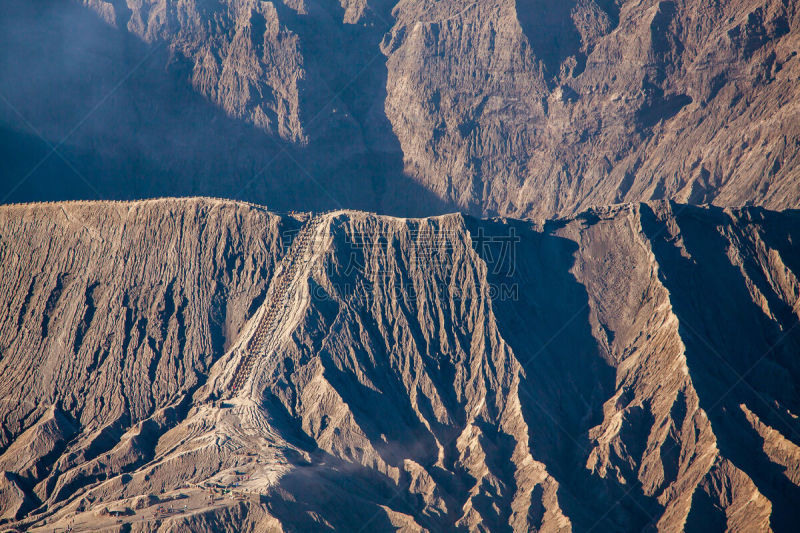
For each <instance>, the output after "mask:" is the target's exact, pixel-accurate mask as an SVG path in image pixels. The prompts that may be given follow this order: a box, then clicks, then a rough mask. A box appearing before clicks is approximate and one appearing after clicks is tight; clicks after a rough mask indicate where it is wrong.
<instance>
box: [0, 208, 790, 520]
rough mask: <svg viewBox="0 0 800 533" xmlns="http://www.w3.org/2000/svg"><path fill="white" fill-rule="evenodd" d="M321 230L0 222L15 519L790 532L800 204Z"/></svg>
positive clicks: (67, 219)
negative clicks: (256, 345)
mask: <svg viewBox="0 0 800 533" xmlns="http://www.w3.org/2000/svg"><path fill="white" fill-rule="evenodd" d="M314 220H315V221H316V225H315V226H313V230H312V231H310V232H309V237H308V240H307V246H306V247H299V248H298V247H294V246H293V247H292V248H289V244H290V243H291V241H292V237H293V236H294V235H296V232H297V230H298V229H299V228H300V227H301V225H307V218H306V216H305V215H296V216H278V215H275V214H271V213H269V212H267V211H266V210H264V209H262V208H259V207H257V206H253V205H249V204H240V203H233V202H227V201H218V200H204V199H188V200H160V201H146V202H135V203H85V202H83V203H82V202H78V203H60V204H38V205H36V204H31V205H21V206H6V207H3V208H0V264H2V270H3V275H2V276H0V283H2V290H0V301H1V302H2V305H0V376H2V378H0V397H2V398H3V400H2V402H0V420H2V421H3V422H2V430H3V433H2V435H0V471H3V472H4V473H3V474H2V476H0V509H1V510H2V513H0V516H2V518H0V519H1V520H3V521H4V522H5V526H7V527H14V528H18V529H31V530H42V531H47V530H52V529H53V528H55V527H64V526H66V525H68V524H70V523H72V524H74V526H75V527H76V528H77V529H79V530H98V529H101V528H108V529H109V530H116V529H125V530H128V531H152V530H155V529H159V530H162V531H189V530H191V531H219V530H230V531H234V530H236V531H238V530H249V531H280V530H283V531H305V530H334V529H335V530H346V531H383V530H398V529H399V530H403V531H425V530H427V531H449V530H453V529H459V530H475V531H478V530H491V531H529V530H539V531H570V530H574V531H638V530H653V529H656V530H659V531H683V530H685V531H698V530H702V531H717V530H730V531H768V530H770V529H772V530H775V531H792V530H793V525H794V524H796V523H797V520H798V518H800V517H798V510H797V506H796V502H797V501H798V497H800V474H798V459H800V448H798V444H800V423H798V420H797V416H798V413H800V405H798V404H800V394H798V390H797V383H800V379H799V378H800V375H799V374H800V367H798V362H797V357H796V355H797V353H800V328H798V327H797V324H798V322H799V321H800V303H798V301H800V283H799V282H798V278H797V275H798V274H797V273H798V272H800V251H798V248H797V245H796V243H797V242H798V240H797V239H798V238H800V236H799V235H797V231H798V228H800V214H798V213H797V212H793V211H787V212H784V213H775V212H770V211H766V210H763V209H761V208H755V207H750V208H745V209H726V210H722V209H719V208H699V207H688V206H686V205H682V204H672V203H652V204H626V205H619V206H616V207H612V208H606V209H601V210H591V211H587V212H585V213H583V214H581V215H579V216H576V217H571V218H566V219H561V220H557V221H553V222H547V223H544V224H535V223H531V222H527V221H520V220H513V219H495V220H479V219H474V218H470V217H465V216H462V215H446V216H440V217H433V218H426V219H403V218H392V217H386V216H377V215H372V214H366V213H360V212H355V211H335V212H331V213H327V214H324V215H319V216H317V217H316V218H315V219H314ZM309 227H311V226H309ZM290 249H291V250H293V251H292V252H288V250H290ZM265 302H266V304H265ZM272 302H282V303H280V304H279V305H274V304H272ZM268 313H274V314H275V316H276V317H277V319H276V321H275V324H277V326H275V327H273V328H271V330H270V332H269V335H268V338H269V350H268V351H267V352H266V353H259V354H258V355H259V357H256V358H255V359H254V364H253V366H252V369H251V370H250V371H249V373H248V379H247V380H246V381H245V382H244V385H243V386H242V387H241V388H239V389H238V392H237V393H236V394H232V393H231V384H232V382H233V381H234V379H235V376H236V374H237V372H239V369H240V368H242V367H241V366H240V365H239V363H240V362H241V361H242V360H243V356H244V354H245V353H246V351H247V350H248V349H249V347H250V346H251V344H250V337H251V336H252V335H253V334H254V332H255V331H257V329H258V328H257V326H258V324H259V323H260V322H261V320H262V318H263V317H264V316H265V315H267V314H268ZM228 491H230V492H228Z"/></svg>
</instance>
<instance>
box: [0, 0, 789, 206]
mask: <svg viewBox="0 0 800 533" xmlns="http://www.w3.org/2000/svg"><path fill="white" fill-rule="evenodd" d="M80 4H83V6H79V5H78V3H74V4H73V3H70V4H67V5H65V4H64V2H54V1H47V2H36V3H33V4H32V3H30V2H21V1H19V2H6V3H4V5H3V7H2V8H0V9H3V10H4V11H3V14H2V16H1V17H0V50H2V51H3V52H0V73H2V75H0V80H2V81H0V92H2V94H3V99H4V102H2V103H3V105H2V106H0V135H2V138H3V141H4V142H3V143H2V148H0V150H2V160H3V165H4V167H3V169H2V170H3V173H4V177H7V179H6V180H4V184H7V185H4V186H3V187H2V188H1V189H0V194H2V198H5V200H4V201H26V200H33V199H36V200H41V199H47V200H63V199H89V198H98V197H99V198H102V199H110V198H114V199H131V198H142V197H151V196H180V195H193V194H203V195H212V196H225V197H234V198H237V199H246V200H254V201H257V202H259V203H262V204H266V205H269V206H270V207H272V208H277V209H322V208H326V209H329V208H341V207H347V208H353V209H363V210H369V211H376V212H380V213H385V214H400V215H404V216H419V215H421V214H425V215H433V214H440V213H443V212H450V211H454V210H456V209H454V207H457V208H458V210H463V211H470V212H472V213H474V214H481V215H487V214H488V215H503V216H515V217H529V216H533V217H545V218H552V217H553V216H554V215H569V214H576V213H578V212H581V211H584V210H586V209H587V208H589V207H591V206H597V205H608V204H611V203H616V202H640V201H651V200H658V199H673V200H677V201H680V202H682V203H690V204H706V203H713V204H716V205H721V206H742V205H751V204H755V205H761V206H764V207H768V208H770V209H784V208H796V207H798V206H800V192H798V191H800V187H799V186H798V184H799V182H798V179H800V174H799V172H800V171H798V168H800V167H799V166H798V165H799V164H800V163H799V162H800V159H798V153H800V150H798V146H800V144H798V143H800V118H798V108H797V102H798V101H800V95H798V87H800V84H798V79H800V58H799V57H798V47H799V46H800V44H799V43H800V41H798V39H799V38H800V26H799V25H800V14H799V13H798V8H797V5H796V3H795V2H787V1H785V0H725V1H723V2H717V3H715V4H713V5H708V2H703V1H701V0H691V1H685V2H673V1H662V0H647V1H643V2H634V1H628V0H625V1H622V0H619V1H611V0H581V1H566V2H565V1H563V0H535V1H534V0H529V1H526V2H522V1H515V0H499V1H496V2H481V1H473V0H440V1H437V2H434V3H431V2H423V1H419V0H412V1H405V2H392V1H389V0H357V1H356V0H353V1H350V0H347V1H345V0H342V1H341V2H333V1H329V2H306V1H304V0H291V1H290V0H281V1H275V2H270V1H264V2H262V1H255V0H247V1H238V0H237V1H235V2H234V1H229V0H224V1H220V2H197V1H195V0H190V1H182V2H174V1H166V0H144V1H136V2H133V1H129V2H121V1H106V0H82V2H80ZM76 35H79V36H80V38H76V37H75V36H76ZM97 50H103V53H102V54H99V53H98V52H97ZM53 87H58V90H54V89H53ZM40 137H41V138H40ZM53 148H55V151H53Z"/></svg>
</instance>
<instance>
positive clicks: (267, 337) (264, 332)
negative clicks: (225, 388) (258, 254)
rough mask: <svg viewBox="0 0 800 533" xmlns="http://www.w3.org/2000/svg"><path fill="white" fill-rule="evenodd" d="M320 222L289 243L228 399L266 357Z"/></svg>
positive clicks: (306, 227) (305, 227)
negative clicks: (278, 273)
mask: <svg viewBox="0 0 800 533" xmlns="http://www.w3.org/2000/svg"><path fill="white" fill-rule="evenodd" d="M322 220H323V217H322V216H321V215H318V216H316V217H311V218H310V219H309V220H308V221H307V222H306V223H305V224H304V225H303V227H302V229H301V230H300V232H299V233H298V234H297V236H296V237H295V239H294V241H293V242H292V245H291V247H290V248H289V252H288V253H287V254H286V257H284V258H283V261H282V262H283V269H282V271H281V274H280V276H279V277H278V278H277V279H276V280H275V281H274V282H273V283H276V284H277V285H276V286H275V290H274V291H272V295H271V297H270V299H269V301H268V302H267V310H266V312H265V313H264V315H263V316H262V317H261V320H260V321H259V323H258V325H257V326H256V329H255V332H254V333H253V336H252V337H250V340H249V341H248V342H247V346H246V347H245V351H244V355H243V356H242V360H241V362H240V363H239V366H238V367H237V368H236V370H235V372H234V378H233V381H232V382H231V385H230V395H231V396H235V395H236V394H237V393H238V392H239V391H240V390H241V389H242V387H243V386H244V385H245V383H247V380H248V379H249V378H250V374H251V372H252V370H253V366H254V365H255V363H256V362H257V361H258V359H259V358H260V357H266V356H268V355H269V351H270V348H271V346H272V344H273V343H274V341H275V335H276V331H277V329H278V326H279V325H280V322H279V321H278V320H277V318H278V315H279V314H280V313H282V312H283V311H285V310H286V306H287V305H288V300H289V296H290V294H291V292H290V288H291V285H292V283H293V282H294V280H295V279H294V278H295V276H296V274H297V270H298V267H299V266H300V263H301V261H302V259H303V257H304V256H305V254H306V251H308V245H309V242H310V240H311V236H312V235H313V233H314V230H316V228H317V227H318V226H319V224H320V223H321V222H322Z"/></svg>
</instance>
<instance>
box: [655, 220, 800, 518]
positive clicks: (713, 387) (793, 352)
mask: <svg viewBox="0 0 800 533" xmlns="http://www.w3.org/2000/svg"><path fill="white" fill-rule="evenodd" d="M672 211H673V212H674V213H675V218H676V220H677V224H678V226H679V231H680V237H681V239H682V242H683V245H684V247H685V249H686V251H687V252H688V254H689V256H690V258H689V257H686V256H685V255H682V254H681V251H680V249H679V248H678V247H677V246H676V244H675V239H674V237H673V236H671V235H669V233H668V232H666V231H664V224H663V222H662V221H661V220H659V219H658V217H657V215H656V214H655V213H654V212H653V211H652V210H651V209H650V208H649V207H648V206H645V205H643V206H642V228H643V230H644V232H645V233H646V234H647V235H648V237H649V238H650V240H651V242H652V246H653V253H654V254H655V256H656V260H657V262H658V264H659V276H660V278H661V281H662V283H663V284H664V286H665V287H666V288H667V289H668V290H669V292H670V301H671V303H672V306H673V312H674V313H675V314H676V316H677V317H678V319H679V321H680V324H681V326H680V334H681V338H682V339H683V342H684V344H685V346H686V359H687V363H688V366H689V370H690V373H691V377H692V382H693V384H694V386H695V388H696V390H697V393H698V396H699V398H700V406H701V407H702V408H703V409H704V410H705V411H706V413H707V415H708V417H709V420H710V421H711V426H712V428H713V429H714V433H715V434H716V436H717V446H718V447H719V449H720V453H721V454H722V456H723V457H726V458H728V459H730V460H731V461H732V462H733V463H734V464H735V465H736V466H737V467H738V468H740V469H741V470H742V471H744V472H745V473H746V474H747V475H748V476H750V478H751V479H753V481H754V482H755V483H756V485H757V486H758V489H759V491H760V492H761V493H762V494H764V496H765V497H767V498H768V499H769V500H770V501H771V502H772V527H773V528H774V529H775V530H776V531H792V530H793V527H794V525H795V524H797V523H798V520H800V509H798V507H797V502H798V501H800V488H799V487H797V486H796V485H794V484H793V483H792V482H791V481H789V479H788V478H786V477H785V476H784V475H783V467H781V466H780V465H777V464H775V463H772V462H771V461H770V460H769V458H768V457H767V456H766V454H764V453H754V451H753V450H761V449H762V444H761V438H760V437H759V436H758V434H757V433H756V432H755V430H753V428H752V427H751V425H750V423H749V422H748V421H747V419H746V417H745V415H744V413H743V412H742V410H741V409H740V407H739V405H740V404H745V405H746V406H747V407H748V409H750V410H751V411H753V412H754V413H756V414H757V415H758V417H759V418H761V420H762V421H764V422H765V423H767V424H769V425H770V426H772V427H774V428H775V429H777V430H778V431H780V432H781V433H782V434H783V435H784V437H786V438H787V439H790V440H792V441H793V442H795V443H798V442H800V437H799V436H800V424H798V423H797V421H796V420H794V419H791V418H790V417H789V416H788V415H787V414H785V413H784V414H783V415H780V414H779V412H778V410H779V409H780V408H778V407H776V403H775V402H776V401H777V402H780V404H781V405H782V406H783V407H785V408H788V409H790V410H791V411H792V412H797V410H798V407H800V395H798V391H797V383H798V382H800V372H798V362H797V354H798V353H800V328H797V327H795V326H797V325H798V324H797V316H796V315H795V314H793V313H789V312H786V309H781V307H780V306H779V305H778V304H777V297H776V296H775V295H774V294H773V295H770V294H769V293H770V292H772V289H771V288H769V287H767V286H766V285H764V281H763V280H761V282H759V276H758V275H757V273H756V271H755V265H754V264H751V265H750V266H749V267H748V266H746V267H745V268H747V269H748V270H749V271H750V275H751V276H753V277H754V280H755V283H756V284H758V285H761V290H763V291H765V292H764V294H765V295H766V297H767V299H768V300H770V299H771V300H772V302H774V305H775V311H777V312H776V313H775V315H776V317H775V319H774V320H773V319H771V318H769V317H767V315H766V314H765V313H764V312H763V311H762V309H761V308H760V307H759V306H758V305H756V304H755V303H754V302H753V297H752V296H751V295H750V292H749V291H748V289H747V285H746V280H745V278H744V277H743V276H742V273H741V271H740V270H739V268H738V267H736V266H734V265H733V264H731V261H730V259H729V257H728V248H729V241H728V240H727V239H725V238H723V237H722V235H721V234H720V232H722V231H724V232H726V233H727V234H728V235H733V236H735V237H734V239H736V238H738V239H739V240H738V244H739V245H740V246H741V245H742V244H744V245H745V246H744V247H743V251H744V252H745V255H747V251H748V249H747V247H746V241H745V239H746V235H745V228H744V225H745V224H743V223H742V222H743V221H742V220H741V219H740V220H739V221H738V222H737V221H734V220H732V219H731V217H729V216H728V215H727V214H725V213H724V212H723V210H722V209H719V208H709V209H703V208H695V207H689V206H677V205H673V209H672ZM746 212H751V213H752V212H755V213H756V214H758V210H750V209H748V210H746ZM771 215H774V216H775V220H773V221H771V224H772V225H775V224H779V225H780V224H791V223H792V222H794V221H796V215H790V216H787V217H785V218H783V220H782V221H780V222H779V220H778V219H780V218H781V216H780V215H779V214H771ZM751 216H752V215H751ZM785 232H786V229H785V228H784V234H785ZM775 234H776V236H773V237H772V238H773V239H774V238H780V235H781V233H780V232H778V231H775ZM734 242H737V241H734ZM778 246H779V249H782V250H783V254H784V255H786V256H787V258H790V259H789V261H787V264H794V265H796V264H798V261H797V252H793V251H792V250H791V248H790V247H789V246H788V243H785V242H784V243H781V244H779V245H778ZM745 261H746V262H750V261H752V258H748V257H746V258H745ZM746 264H747V263H746ZM761 276H762V277H763V274H761Z"/></svg>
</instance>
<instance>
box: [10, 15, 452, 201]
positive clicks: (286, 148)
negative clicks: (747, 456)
mask: <svg viewBox="0 0 800 533" xmlns="http://www.w3.org/2000/svg"><path fill="white" fill-rule="evenodd" d="M278 7H279V9H280V15H281V22H282V23H283V24H286V25H287V26H289V29H290V30H292V31H296V32H297V33H298V35H299V36H300V38H301V41H302V42H301V46H302V47H303V48H304V53H305V54H306V55H307V56H308V57H307V58H306V59H307V63H308V64H307V65H305V69H306V71H307V72H306V73H307V77H308V79H307V80H306V81H305V82H302V83H303V84H304V86H303V87H302V93H303V94H302V98H303V99H304V101H302V102H301V109H302V112H301V113H302V119H303V121H304V122H308V124H304V127H305V128H306V129H307V130H308V131H307V134H308V135H309V138H310V143H309V144H307V145H301V144H293V143H288V142H285V141H283V140H281V139H280V138H279V137H278V136H277V135H274V134H269V133H267V132H265V131H263V130H260V129H258V128H255V127H253V126H251V125H248V124H247V123H245V122H244V121H243V120H239V119H234V118H231V117H229V116H227V115H226V114H225V113H224V112H223V111H222V110H221V109H220V108H219V107H218V106H217V105H215V104H213V103H211V102H209V101H208V100H207V99H205V98H204V97H203V96H201V95H200V94H199V93H197V92H195V91H194V89H192V87H191V85H190V81H189V80H190V79H191V75H192V68H193V66H192V65H191V64H189V62H188V61H187V60H186V59H185V58H183V57H182V56H179V55H177V54H171V53H170V52H169V46H168V45H166V44H165V43H160V42H156V43H154V44H152V45H148V44H146V43H143V42H142V41H140V40H139V39H138V38H137V37H135V36H134V35H132V34H130V33H128V32H127V31H119V30H117V29H115V28H114V27H112V26H109V25H107V24H106V23H104V22H103V21H102V20H100V18H99V17H98V16H97V15H96V14H95V13H94V12H92V11H91V10H89V9H86V8H83V7H80V6H79V5H77V4H73V3H66V4H65V3H62V2H56V1H55V0H46V1H42V2H34V3H30V2H20V1H10V2H4V3H3V4H2V6H0V95H2V96H3V99H4V100H2V101H0V141H2V142H0V176H2V179H1V180H0V199H2V198H5V202H24V201H40V200H71V199H120V200H126V199H138V198H147V197H160V196H189V195H207V196H218V197H225V198H232V199H242V200H247V201H252V202H256V203H261V204H264V205H267V206H269V207H270V208H271V209H275V210H293V209H296V210H309V209H313V210H323V209H332V208H338V207H346V208H353V209H362V210H369V211H378V212H383V213H387V214H397V215H430V214H437V213H442V212H447V211H451V210H453V209H452V207H451V206H448V205H445V204H443V203H442V202H441V201H440V200H439V199H438V198H437V197H436V196H435V195H433V194H432V193H431V192H430V191H428V190H427V189H425V188H423V187H421V186H420V185H419V184H417V183H416V182H415V181H413V180H412V179H410V178H409V177H407V176H406V175H405V174H404V173H403V161H402V154H401V152H400V148H399V144H398V142H397V139H396V137H394V135H393V132H392V130H391V126H390V124H389V123H388V120H387V119H386V117H385V114H384V112H383V107H382V106H383V100H384V98H385V83H386V67H385V58H384V57H383V56H380V51H379V48H378V44H379V42H380V37H379V35H378V33H379V30H380V28H374V29H372V28H369V27H368V28H365V27H363V26H361V25H344V24H342V23H341V22H340V21H338V22H337V21H335V20H334V19H333V18H331V17H330V15H328V14H327V13H326V12H325V11H324V10H322V8H321V7H314V8H313V9H312V10H311V15H308V16H299V15H296V14H295V13H294V12H293V11H290V10H288V9H286V8H281V7H280V6H278ZM339 9H341V8H339ZM320 10H321V11H320ZM317 11H320V12H319V13H318V12H317ZM118 16H119V17H123V18H124V16H125V13H123V12H122V11H120V12H119V13H118ZM128 16H129V15H128ZM326 17H328V18H327V19H326ZM340 20H341V19H340ZM389 20H391V19H389ZM118 22H120V23H124V22H125V21H124V20H122V21H118ZM256 26H257V24H256ZM292 26H296V27H292ZM328 26H330V27H328ZM332 36H334V37H336V39H338V38H339V37H342V38H343V40H342V43H343V46H346V47H348V49H347V54H350V55H349V56H347V54H345V55H341V54H339V56H340V57H342V58H344V57H345V56H347V57H351V58H355V60H353V61H352V64H350V65H349V68H343V65H342V62H343V59H339V61H338V63H339V64H336V63H334V62H333V61H332V58H333V57H334V56H335V55H336V54H334V53H333V52H334V50H333V48H332V47H331V46H330V44H331V40H330V39H331V38H332ZM326 39H327V40H326ZM336 39H334V40H336ZM337 92H338V93H340V94H339V95H338V98H336V99H333V100H331V99H332V98H333V95H335V94H336V93H337ZM365 95H366V96H367V97H365ZM334 106H338V108H337V111H336V113H333V108H334ZM345 115H347V117H349V118H340V117H343V116H345ZM40 135H41V136H42V137H44V139H42V138H40ZM62 141H63V143H62ZM53 146H55V147H56V148H57V152H58V153H57V154H56V153H51V152H52V150H51V147H53Z"/></svg>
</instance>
